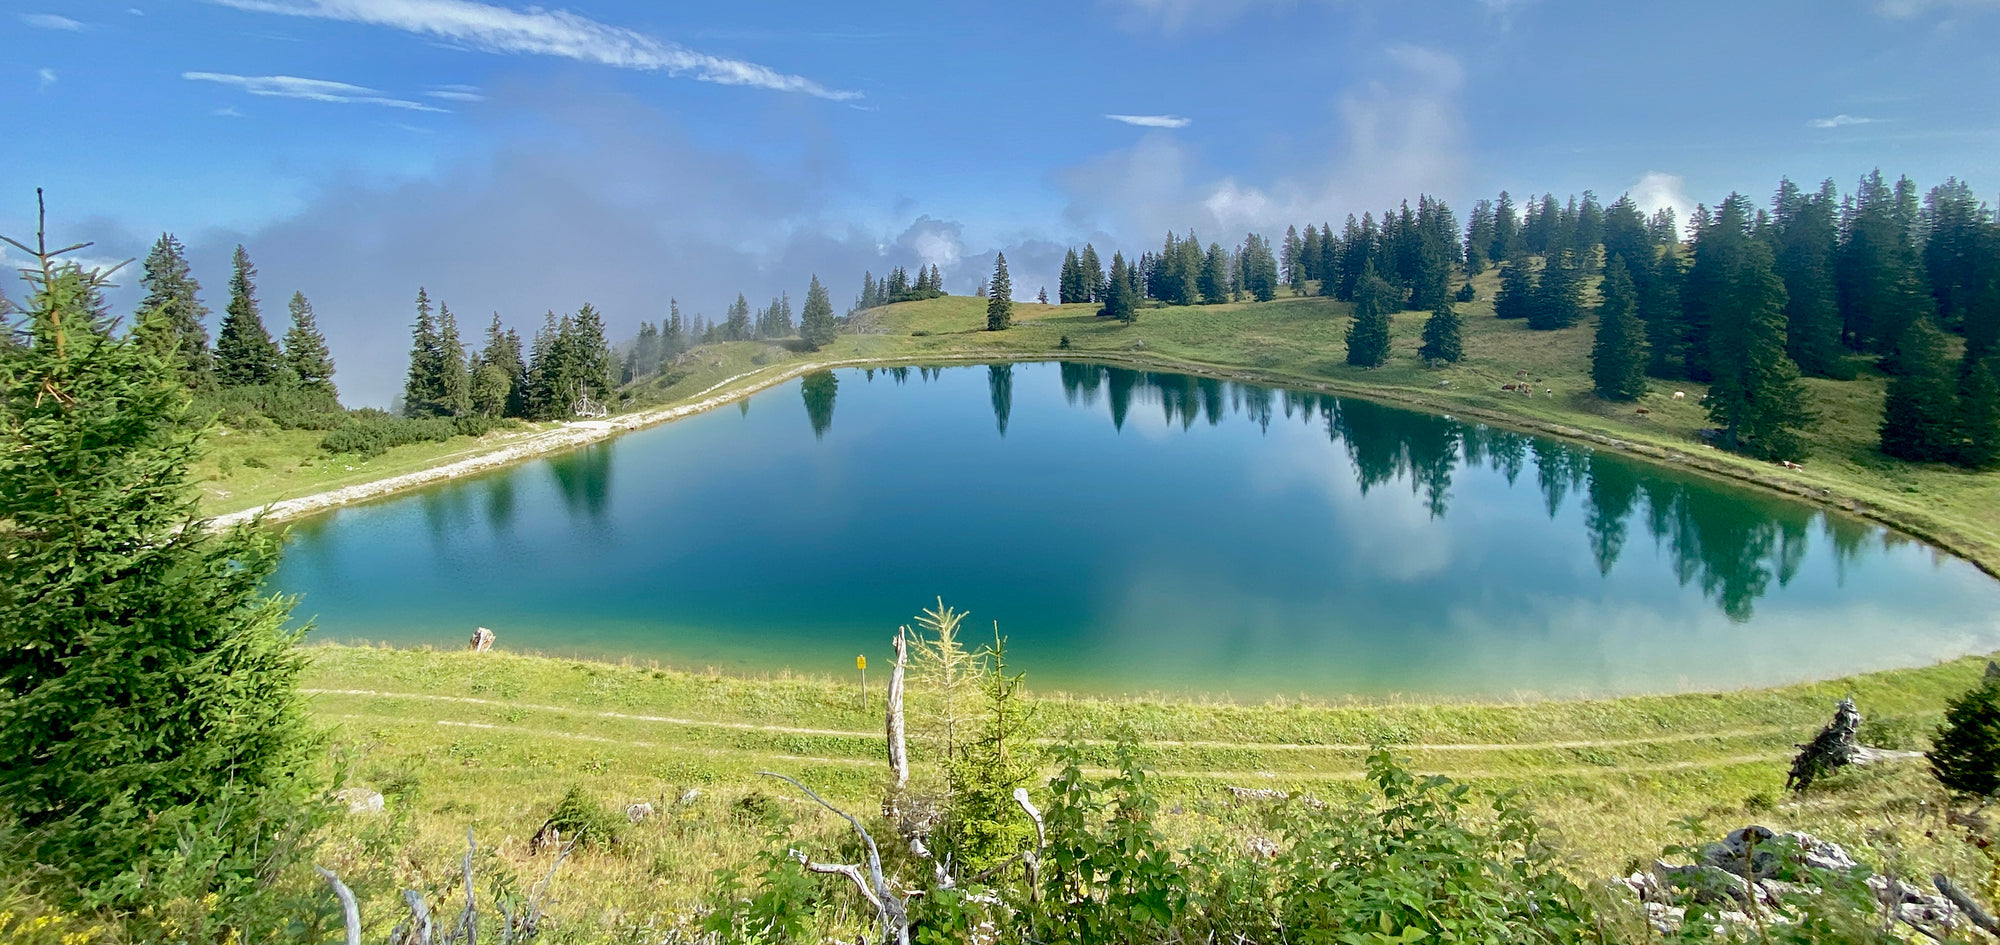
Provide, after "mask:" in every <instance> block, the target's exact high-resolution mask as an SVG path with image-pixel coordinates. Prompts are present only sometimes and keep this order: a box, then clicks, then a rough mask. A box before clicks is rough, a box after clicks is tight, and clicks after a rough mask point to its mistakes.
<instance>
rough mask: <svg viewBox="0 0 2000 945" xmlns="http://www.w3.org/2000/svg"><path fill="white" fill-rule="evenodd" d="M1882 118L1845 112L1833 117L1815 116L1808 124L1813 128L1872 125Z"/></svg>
mask: <svg viewBox="0 0 2000 945" xmlns="http://www.w3.org/2000/svg"><path fill="white" fill-rule="evenodd" d="M1881 120H1882V119H1880V118H1857V117H1855V116H1853V115H1844V114H1843V115H1835V116H1833V117H1831V118H1815V119H1813V120H1811V121H1809V122H1806V125H1807V127H1811V128H1845V127H1847V126H1848V125H1872V124H1875V123H1876V122H1878V121H1881Z"/></svg>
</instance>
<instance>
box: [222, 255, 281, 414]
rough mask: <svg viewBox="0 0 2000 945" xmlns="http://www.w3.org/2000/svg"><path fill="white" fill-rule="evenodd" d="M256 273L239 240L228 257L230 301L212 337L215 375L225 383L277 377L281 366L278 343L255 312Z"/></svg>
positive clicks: (264, 381)
mask: <svg viewBox="0 0 2000 945" xmlns="http://www.w3.org/2000/svg"><path fill="white" fill-rule="evenodd" d="M256 277H257V269H256V267H254V266H252V265H250V254H249V253H246V252H244V251H243V246H242V245H241V244H238V245H237V247H236V254H235V256H234V257H233V258H232V259H231V261H230V275H229V305H228V306H227V307H226V308H225V309H224V310H223V311H224V313H225V314H224V315H223V317H222V331H221V332H220V333H218V334H217V335H216V338H215V378H216V380H217V381H218V382H219V383H221V384H222V386H224V387H246V386H249V385H252V384H269V383H272V382H274V381H276V380H278V378H279V376H280V373H281V371H282V369H283V367H284V362H283V361H282V360H281V359H280V358H279V356H278V346H277V345H276V344H273V343H272V342H271V333H270V332H268V331H266V330H264V319H263V317H262V316H260V315H258V314H257V284H256V281H255V280H256Z"/></svg>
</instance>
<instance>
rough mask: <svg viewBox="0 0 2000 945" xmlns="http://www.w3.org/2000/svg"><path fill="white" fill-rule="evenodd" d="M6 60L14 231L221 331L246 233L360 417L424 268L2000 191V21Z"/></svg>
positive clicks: (241, 20)
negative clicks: (1867, 189)
mask: <svg viewBox="0 0 2000 945" xmlns="http://www.w3.org/2000/svg"><path fill="white" fill-rule="evenodd" d="M0 40H4V41H5V43H6V48H8V49H9V50H10V53H11V55H10V56H9V57H8V63H7V64H6V65H5V66H0V86H4V88H5V93H4V95H0V101H5V102H7V103H8V106H7V107H8V112H9V117H10V118H11V119H12V120H11V121H10V122H9V130H10V132H11V138H10V141H9V146H8V147H6V148H4V149H0V232H6V233H9V234H20V233H24V232H27V231H29V230H30V229H31V228H32V227H31V225H30V224H31V222H32V212H33V188H34V187H36V186H41V187H45V188H47V189H48V192H49V197H50V202H51V211H52V221H53V223H54V225H55V227H56V232H57V233H58V234H59V235H61V236H63V237H66V238H68V237H73V238H75V239H95V240H97V241H98V243H99V245H98V246H97V247H95V248H94V249H93V252H95V253H98V254H99V255H98V258H102V259H115V258H123V257H126V256H133V255H139V254H143V252H144V250H145V248H146V246H147V245H148V244H149V243H150V242H151V240H152V239H153V238H154V237H155V236H157V235H158V234H159V233H160V232H161V231H163V230H171V231H173V232H175V233H176V234H178V235H180V236H181V237H182V238H183V239H184V240H186V241H187V242H188V243H189V244H190V245H191V246H192V247H193V248H194V251H195V254H196V264H197V275H198V277H200V278H201V279H202V280H203V282H204V285H205V286H207V287H208V291H207V293H206V295H207V300H208V302H209V304H210V307H211V308H214V309H220V308H221V301H222V299H221V289H222V287H223V286H224V284H225V283H226V270H225V267H226V261H227V255H228V251H229V249H230V247H232V246H233V245H234V244H235V243H237V242H239V241H240V242H243V243H245V244H246V245H247V246H248V248H249V250H250V253H251V256H252V258H253V259H254V260H256V262H257V263H258V265H259V267H260V269H261V271H262V279H261V280H260V283H261V286H262V292H263V296H264V299H265V302H266V305H265V308H266V318H267V321H269V322H271V323H273V324H274V325H276V323H277V322H279V321H281V319H282V302H283V299H284V298H285V297H287V296H289V295H290V294H291V292H292V291H293V290H295V289H297V290H303V291H305V292H306V294H307V295H308V296H309V297H311V298H312V299H313V301H314V304H315V308H316V309H317V310H318V312H319V314H320V319H321V321H322V323H323V324H324V325H325V326H326V328H327V331H328V335H329V338H330V341H331V342H332V344H333V346H334V354H335V357H336V359H337V360H338V361H339V362H340V366H341V379H342V381H343V386H344V388H345V390H346V392H347V393H348V394H349V395H350V396H349V399H350V400H351V401H354V402H362V403H368V402H372V403H382V402H386V400H387V398H388V396H389V395H390V393H392V392H393V390H394V389H395V388H396V386H397V379H398V377H399V376H400V372H401V370H402V367H403V365H402V363H401V361H402V348H403V347H404V345H405V340H404V339H405V338H406V335H405V332H406V331H407V327H406V326H407V325H408V323H409V320H410V311H409V309H410V304H409V300H410V299H411V297H413V296H414V294H415V291H416V288H417V286H418V285H420V284H421V285H425V286H428V287H429V289H430V292H431V294H432V295H433V296H434V297H439V298H442V299H444V300H445V301H446V302H448V303H449V304H451V306H452V307H453V309H454V310H455V311H457V312H459V313H460V315H461V318H462V320H464V321H469V322H474V323H477V324H483V323H484V322H485V321H486V319H487V318H489V317H490V313H491V312H494V311H498V312H499V313H500V314H501V315H502V317H503V318H504V319H505V320H507V321H508V322H509V323H510V324H516V325H519V326H521V327H523V328H524V329H531V328H532V327H533V325H534V324H535V323H537V322H538V321H539V316H540V314H541V313H542V312H543V311H544V310H548V309H555V310H557V311H564V310H572V309H574V308H575V307H576V306H577V305H579V304H580V303H582V302H584V301H591V302H593V303H595V304H596V305H598V306H599V307H600V308H602V309H604V310H605V311H606V313H607V315H608V317H609V319H610V321H611V323H612V327H613V329H614V330H615V331H617V332H618V333H619V334H621V335H622V334H625V333H627V332H629V331H630V330H631V329H632V328H634V327H635V326H636V324H637V322H638V321H639V320H640V319H642V318H646V319H651V318H657V317H659V316H660V315H661V314H663V313H664V311H665V308H666V299H667V298H668V297H676V298H678V299H679V300H680V301H681V303H682V307H683V309H684V310H685V311H688V312H693V311H697V310H699V311H702V312H705V313H707V314H710V315H711V316H712V315H715V314H718V313H719V312H720V311H721V310H722V308H723V307H724V306H725V305H726V304H727V303H728V302H729V301H730V300H732V299H733V298H734V297H735V294H736V292H738V291H742V292H745V293H747V294H748V295H749V296H750V298H751V299H752V300H753V302H757V303H761V302H762V301H763V300H765V299H768V298H769V297H771V296H772V295H775V294H777V293H778V292H779V291H789V292H790V293H791V294H792V295H793V296H794V297H798V296H801V295H802V294H803V293H804V286H805V283H806V280H807V278H808V277H809V276H810V275H812V274H813V273H818V274H819V275H820V276H821V277H822V278H823V279H825V280H826V281H827V282H828V283H829V285H830V287H831V288H832V290H833V292H834V296H835V298H836V300H837V301H839V302H840V303H841V304H842V305H843V306H844V301H845V300H846V299H849V298H852V296H853V295H854V293H855V292H856V291H857V290H858V288H859V281H860V273H861V270H862V269H864V268H869V269H873V270H875V271H876V272H878V273H879V272H881V271H882V270H883V269H885V268H887V267H888V266H891V265H895V264H898V263H902V264H911V265H913V264H917V263H919V262H935V263H938V264H939V265H941V267H942V268H943V269H944V270H945V272H946V273H947V278H948V286H949V287H950V288H952V289H953V290H954V291H967V290H969V289H970V288H971V287H972V285H973V284H974V283H975V282H976V281H977V280H978V279H979V278H980V277H981V276H982V275H983V274H985V272H986V271H988V270H989V269H990V266H991V261H992V255H993V253H994V252H995V251H996V250H1005V251H1006V252H1007V253H1008V258H1009V260H1010V262H1011V263H1012V265H1013V268H1014V270H1015V279H1014V284H1015V286H1016V288H1017V291H1018V293H1019V294H1020V295H1021V296H1022V297H1024V298H1025V297H1031V296H1032V295H1033V293H1034V291H1035V289H1036V287H1037V286H1039V285H1043V284H1053V283H1054V281H1055V269H1056V267H1057V265H1058V264H1059V263H1060V260H1061V252H1062V248H1063V247H1064V246H1066V245H1068V244H1070V243H1072V242H1081V241H1083V240H1093V241H1095V242H1096V243H1097V244H1098V245H1099V246H1100V247H1101V248H1102V247H1116V248H1122V249H1126V250H1130V251H1136V250H1138V249H1141V248H1144V247H1146V246H1151V245H1154V244H1156V243H1157V242H1158V241H1159V239H1160V237H1161V236H1162V235H1163V234H1164V231H1165V230H1166V229H1168V228H1170V227H1171V228H1173V229H1175V230H1180V231H1185V230H1186V229H1187V228H1188V227H1190V226H1192V227H1194V228H1196V229H1197V230H1198V232H1199V233H1200V234H1201V236H1202V238H1203V239H1204V240H1210V239H1220V240H1224V241H1230V242H1233V241H1236V240H1239V239H1240V238H1241V237H1242V235H1243V233H1244V232H1245V231H1247V230H1258V231H1262V232H1266V233H1267V234H1270V235H1277V234H1279V233H1282V231H1283V229H1284V226H1285V225H1286V224H1287V223H1294V222H1304V221H1305V220H1330V221H1332V222H1334V223H1335V224H1336V225H1338V223H1339V221H1340V219H1341V218H1342V217H1343V216H1344V215H1345V214H1346V213H1348V212H1356V213H1358V212H1361V211H1363V210H1376V211H1379V210H1380V209H1382V208H1383V207H1384V206H1389V205H1393V203H1394V202H1395V201H1397V200H1400V199H1402V198H1404V197H1411V198H1414V197H1415V196H1416V195H1417V193H1419V192H1428V193H1432V194H1437V195H1441V196H1443V197H1444V198H1445V199H1446V200H1448V201H1450V202H1451V203H1452V204H1453V206H1454V207H1456V208H1458V209H1459V210H1460V213H1461V219H1463V214H1464V212H1465V211H1466V210H1467V209H1469V206H1470V204H1471V201H1472V200H1473V199H1475V198H1477V197H1480V196H1489V195H1491V194H1493V193H1496V192H1498V191H1499V190H1501V189H1503V188H1506V189H1509V190H1511V191H1512V192H1513V193H1515V194H1516V195H1517V197H1518V196H1520V195H1523V194H1527V193H1533V192H1541V191H1551V190H1552V191H1555V192H1556V193H1558V194H1568V193H1571V192H1576V191H1581V190H1584V189H1593V190H1595V191H1597V192H1598V193H1599V194H1600V195H1602V196H1604V197H1605V198H1606V199H1607V200H1608V199H1610V198H1611V197H1613V196H1615V195H1617V194H1618V193H1620V192H1623V191H1626V190H1632V191H1633V192H1634V194H1635V196H1636V197H1638V198H1639V199H1640V200H1641V201H1642V202H1643V203H1648V204H1656V205H1657V204H1669V203H1670V204H1677V205H1680V206H1681V207H1683V208H1685V207H1686V206H1688V205H1691V204H1692V203H1693V202H1695V201H1705V202H1710V203H1713V202H1715V201H1716V200H1719V199H1720V198H1721V197H1722V196H1724V195H1725V194H1727V193H1728V192H1729V191H1731V190H1743V191H1745V192H1748V193H1752V194H1756V195H1759V196H1760V197H1761V196H1763V195H1767V194H1769V193H1770V192H1771V191H1772V190H1773V189H1774V188H1775V185H1776V182H1777V180H1778V178H1779V177H1780V176H1781V175H1786V174H1789V175H1791V176H1792V177H1793V178H1795V179H1798V180H1801V181H1807V182H1816V181H1818V180H1820V179H1821V178H1824V177H1833V178H1835V179H1836V180H1837V181H1839V182H1840V183H1841V184H1842V186H1843V188H1846V187H1848V186H1850V185H1851V182H1852V181H1853V180H1854V179H1855V178H1856V177H1858V176H1859V175H1860V174H1862V173H1864V172H1866V171H1867V170H1868V169H1870V168H1871V167H1876V166H1880V167H1882V168H1883V169H1884V170H1885V171H1886V172H1888V173H1890V174H1892V175H1893V174H1904V173H1907V174H1909V175H1911V176H1912V177H1914V178H1916V179H1917V180H1918V181H1919V183H1921V184H1923V185H1924V186H1926V187H1928V186H1930V185H1931V184H1934V183H1936V182H1938V181H1940V180H1942V179H1943V178H1944V177H1945V176H1946V175H1948V174H1949V175H1957V176H1959V177H1961V178H1964V179H1968V180H1970V181H1971V183H1972V184H1973V186H1974V187H1975V188H1976V189H1977V190H1978V191H1980V192H1981V193H1986V194H1992V193H1996V192H2000V147H1996V145H2000V96H1996V95H1995V92H1996V91H2000V57H1996V56H1994V55H1992V49H1993V48H1994V46H1995V41H1996V40H2000V0H1780V2H1759V3H1743V2H1740V0H1737V2H1727V3H1723V2H1709V0H1690V2H1679V3H1671V4H1667V3H1650V4H1628V3H1615V4H1614V3H1602V2H1581V0H1405V2H1387V0H1068V2H1021V3H1014V4H1009V5H1005V6H999V5H975V4H959V3H936V2H884V3H871V4H866V5H846V4H830V3H824V2H821V3H806V2H797V0H739V2H737V3H732V4H692V3H687V4H671V5H670V4H664V3H639V2H631V0H588V2H583V3H575V4H563V5H560V6H546V7H542V8H539V9H538V8H532V7H526V6H510V5H506V4H504V3H489V2H480V0H6V2H5V10H4V11H0ZM1107 116H1125V117H1124V119H1123V120H1120V119H1118V118H1114V117H1107ZM1106 255H1107V256H1108V253H1107V254H1106ZM12 259H13V257H7V260H9V261H11V260H12ZM127 281H130V280H129V279H128V280H127ZM9 291H13V289H12V288H11V287H10V290H9ZM126 294H127V295H129V290H128V292H127V293H126ZM123 298H124V296H120V297H119V299H120V300H122V299H123Z"/></svg>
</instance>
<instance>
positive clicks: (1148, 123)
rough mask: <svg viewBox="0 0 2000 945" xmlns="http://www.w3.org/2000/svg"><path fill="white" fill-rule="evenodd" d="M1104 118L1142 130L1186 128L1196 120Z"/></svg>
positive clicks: (1173, 117) (1121, 116) (1159, 117)
mask: <svg viewBox="0 0 2000 945" xmlns="http://www.w3.org/2000/svg"><path fill="white" fill-rule="evenodd" d="M1104 117H1106V118H1109V119H1111V120H1112V121H1122V122H1124V123H1126V124H1128V125H1138V126H1139V127H1141V128H1186V127H1187V126H1189V125H1192V124H1194V119H1192V118H1182V117H1181V116H1179V115H1106V116H1104Z"/></svg>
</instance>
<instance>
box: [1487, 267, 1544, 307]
mask: <svg viewBox="0 0 2000 945" xmlns="http://www.w3.org/2000/svg"><path fill="white" fill-rule="evenodd" d="M1534 310H1535V277H1534V274H1533V273H1530V272H1529V271H1528V257H1526V256H1516V257H1514V258H1512V259H1509V260H1507V264H1506V266H1505V267H1504V268H1502V269H1501V270H1500V292H1499V294H1497V295H1495V296H1493V317H1494V318H1527V317H1528V315H1529V314H1530V313H1532V312H1533V311H1534Z"/></svg>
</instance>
